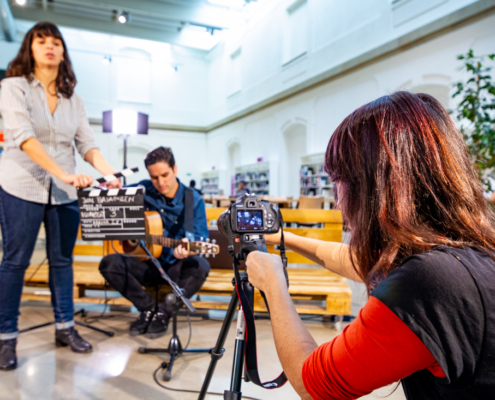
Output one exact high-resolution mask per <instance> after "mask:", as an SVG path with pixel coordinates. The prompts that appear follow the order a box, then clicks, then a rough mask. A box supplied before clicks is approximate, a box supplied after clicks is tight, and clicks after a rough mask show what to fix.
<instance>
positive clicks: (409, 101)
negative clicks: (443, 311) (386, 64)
mask: <svg viewBox="0 0 495 400" xmlns="http://www.w3.org/2000/svg"><path fill="white" fill-rule="evenodd" d="M325 164H326V165H325V166H326V169H327V171H328V173H329V175H330V177H331V179H332V181H334V182H336V187H337V189H338V190H337V192H338V193H337V195H338V204H339V207H340V209H341V210H342V214H343V217H344V220H345V221H346V222H347V223H348V224H349V227H350V230H351V239H350V252H351V259H352V262H353V265H354V268H355V269H356V271H357V272H358V273H359V275H360V276H362V278H363V279H364V281H365V283H366V284H367V287H368V291H371V290H372V289H373V287H374V286H375V284H376V283H377V282H379V281H380V280H381V279H383V278H384V277H385V276H386V275H387V273H388V272H390V271H391V270H393V269H394V268H397V267H398V266H399V265H400V264H401V263H402V262H403V261H404V259H405V258H406V257H408V256H410V255H412V254H418V253H422V252H424V251H426V250H428V249H431V248H432V247H433V246H436V245H446V246H452V247H464V246H472V247H475V248H478V249H480V250H482V251H485V252H487V253H489V254H491V253H492V252H494V251H495V230H494V225H493V214H492V212H491V211H490V208H489V206H488V203H487V201H486V200H485V198H484V197H483V189H482V185H481V183H480V181H479V179H478V177H477V175H476V173H475V171H474V169H473V166H472V162H471V159H470V157H469V155H468V152H467V148H466V145H465V143H464V141H463V139H462V137H461V135H460V133H459V131H458V130H457V129H456V127H455V125H454V123H453V122H452V120H451V119H450V117H449V115H448V114H447V112H446V111H445V109H444V108H443V107H442V106H441V105H440V103H439V102H438V101H437V100H435V99H434V98H433V97H431V96H429V95H427V94H413V93H408V92H396V93H394V94H391V95H389V96H384V97H381V98H379V99H377V100H375V101H373V102H371V103H368V104H366V105H364V106H362V107H360V108H358V109H357V110H356V111H354V112H353V113H352V114H351V115H349V116H348V117H347V118H346V119H345V120H344V121H343V122H342V123H341V124H340V126H339V127H338V128H337V130H336V131H335V133H334V134H333V136H332V138H331V139H330V142H329V144H328V148H327V151H326V160H325ZM491 256H492V258H493V255H492V254H491Z"/></svg>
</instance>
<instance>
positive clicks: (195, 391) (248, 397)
mask: <svg viewBox="0 0 495 400" xmlns="http://www.w3.org/2000/svg"><path fill="white" fill-rule="evenodd" d="M167 367H168V365H167V362H165V361H164V362H163V363H161V364H160V366H159V367H158V368H157V369H155V372H153V379H154V380H155V383H156V384H157V385H158V386H160V387H162V388H164V389H167V390H172V391H174V392H182V393H201V392H200V391H199V390H190V389H177V388H171V387H169V386H165V385H164V384H162V383H161V382H160V381H159V380H158V377H157V375H158V372H160V370H165V369H167ZM206 394H211V395H213V396H222V397H223V396H224V393H217V392H206ZM242 398H243V399H251V400H261V399H258V398H256V397H250V396H245V395H243V396H242Z"/></svg>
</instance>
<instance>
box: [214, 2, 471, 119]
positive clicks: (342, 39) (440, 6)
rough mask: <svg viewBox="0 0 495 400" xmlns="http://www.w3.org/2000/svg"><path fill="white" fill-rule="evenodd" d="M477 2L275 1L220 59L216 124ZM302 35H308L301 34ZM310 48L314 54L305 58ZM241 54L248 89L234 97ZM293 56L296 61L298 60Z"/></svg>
mask: <svg viewBox="0 0 495 400" xmlns="http://www.w3.org/2000/svg"><path fill="white" fill-rule="evenodd" d="M476 2H477V1H476V0H397V1H396V2H395V3H394V4H392V1H390V0H366V1H363V0H345V1H335V0H271V1H267V2H266V3H267V4H266V5H265V8H264V10H260V12H259V13H258V15H257V16H256V18H253V19H252V20H251V21H249V22H248V23H247V24H246V25H245V26H243V27H241V28H239V31H240V32H239V33H238V34H236V35H234V34H233V35H232V36H231V38H230V39H229V40H228V41H227V42H226V43H225V45H224V46H223V47H221V48H219V49H217V50H216V51H215V52H214V54H213V55H212V61H211V64H210V70H209V85H210V90H209V91H208V94H209V103H210V110H211V115H210V123H212V124H213V123H214V122H215V121H220V120H223V119H225V118H227V117H228V116H229V115H232V114H234V113H237V112H241V111H242V110H245V109H247V108H249V107H251V106H253V105H256V104H258V103H260V102H262V101H264V100H266V99H268V98H271V97H273V96H276V95H277V94H279V93H281V92H284V91H285V90H288V89H290V88H293V87H295V86H297V85H299V84H302V83H304V82H306V81H308V80H310V79H312V78H314V77H317V76H319V75H321V74H324V73H325V72H327V71H329V70H331V69H332V68H335V67H338V66H339V65H342V64H344V63H345V62H347V61H349V60H352V59H355V58H357V57H359V56H361V55H362V54H364V53H366V52H368V51H371V50H373V49H376V48H377V47H379V46H381V45H383V44H385V43H388V42H392V41H394V40H396V39H399V38H400V37H402V36H404V35H406V34H408V33H410V32H413V31H415V30H416V29H419V28H421V27H423V26H425V25H426V24H428V23H430V22H432V21H436V20H438V19H440V18H442V17H445V16H447V15H449V14H451V13H453V12H455V11H456V10H458V9H460V8H462V7H465V6H467V5H469V4H473V3H476ZM298 6H299V9H297V7H298ZM294 8H296V10H295V11H294ZM304 28H305V29H304ZM296 30H301V31H300V32H297V34H294V32H295V31H296ZM301 41H303V42H304V41H305V42H306V43H302V42H301ZM304 49H306V53H305V54H304V55H302V56H301V53H303V52H304ZM239 50H240V51H241V54H242V59H241V62H242V65H241V71H242V74H241V75H242V79H241V80H242V82H241V87H242V90H240V91H238V92H236V93H235V94H232V93H231V92H230V91H229V81H228V80H226V79H225V77H226V76H229V71H230V70H231V67H232V55H233V54H235V53H236V52H238V51H239ZM288 54H290V56H288ZM298 56H299V58H297V57H298ZM291 57H296V58H295V59H293V60H292V61H290V60H291Z"/></svg>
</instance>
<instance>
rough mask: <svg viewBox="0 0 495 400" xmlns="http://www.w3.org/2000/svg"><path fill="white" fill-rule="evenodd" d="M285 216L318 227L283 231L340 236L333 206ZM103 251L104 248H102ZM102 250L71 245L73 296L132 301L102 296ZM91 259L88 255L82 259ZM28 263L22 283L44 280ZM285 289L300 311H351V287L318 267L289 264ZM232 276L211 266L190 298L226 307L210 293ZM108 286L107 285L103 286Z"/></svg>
mask: <svg viewBox="0 0 495 400" xmlns="http://www.w3.org/2000/svg"><path fill="white" fill-rule="evenodd" d="M224 210H225V209H221V208H207V209H206V212H207V220H208V224H210V222H211V221H213V220H215V219H218V217H219V215H220V214H221V213H222V212H223V211H224ZM282 214H283V218H284V221H286V222H301V223H305V222H311V221H320V222H321V223H322V224H323V228H287V229H286V230H287V231H291V232H294V233H295V234H298V235H301V236H306V237H311V238H316V239H321V240H330V241H341V240H342V215H341V213H340V212H339V211H334V210H291V209H282ZM267 248H268V251H269V252H270V253H277V250H276V249H275V248H274V246H267ZM107 251H108V249H107ZM104 254H105V250H104V246H103V243H102V242H83V241H81V240H78V243H77V244H76V247H75V249H74V260H75V261H74V264H73V265H74V284H75V286H74V301H76V302H85V303H98V304H103V303H105V302H107V303H108V304H111V305H131V303H130V302H129V301H128V300H126V299H125V298H123V297H113V296H109V297H107V298H105V296H104V295H103V292H102V290H103V289H104V288H105V279H104V278H103V277H102V276H101V274H100V272H99V270H98V265H99V259H101V257H103V255H104ZM287 258H288V262H289V266H290V264H294V263H297V264H314V262H312V261H311V260H308V259H307V258H305V257H303V256H301V255H299V254H297V253H294V252H291V251H288V252H287ZM88 259H89V260H90V261H87V260H88ZM36 268H37V266H30V267H29V268H28V270H27V272H26V275H25V276H26V280H28V282H26V285H27V286H36V287H43V286H44V287H47V286H48V265H42V266H41V267H40V268H39V269H38V270H36ZM288 273H289V293H290V294H291V297H292V299H293V300H294V303H295V305H296V309H297V311H298V312H299V313H301V314H317V315H349V314H350V313H351V289H350V288H349V286H348V284H347V281H346V280H345V279H344V278H342V277H340V276H338V275H336V274H334V273H332V272H330V271H328V270H326V269H322V268H289V269H288ZM233 277H234V274H233V271H232V270H217V269H212V270H211V271H210V275H209V277H208V278H207V280H206V282H205V283H204V284H203V286H202V288H201V290H200V291H199V292H198V295H199V298H200V300H195V301H193V302H192V303H193V305H194V306H195V307H196V308H198V309H227V307H228V299H226V301H211V297H210V296H224V297H227V296H230V295H231V294H232V290H233V286H232V279H233ZM88 290H97V291H98V295H97V296H92V295H89V294H88ZM107 290H112V289H111V288H108V287H107ZM160 291H161V293H160V297H162V296H164V295H165V294H166V293H168V292H169V288H167V286H165V285H162V286H161V289H160ZM23 299H24V300H50V296H49V294H48V293H47V291H43V290H41V291H38V293H24V294H23ZM254 303H255V304H254V310H255V311H258V312H264V311H267V310H266V308H265V305H264V302H263V300H262V298H261V295H260V294H259V292H258V291H255V299H254Z"/></svg>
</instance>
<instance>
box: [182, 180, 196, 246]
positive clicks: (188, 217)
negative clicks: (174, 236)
mask: <svg viewBox="0 0 495 400" xmlns="http://www.w3.org/2000/svg"><path fill="white" fill-rule="evenodd" d="M184 189H185V190H184V231H185V236H186V238H188V239H189V241H190V242H193V241H194V195H193V189H191V188H188V187H186V186H184Z"/></svg>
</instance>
